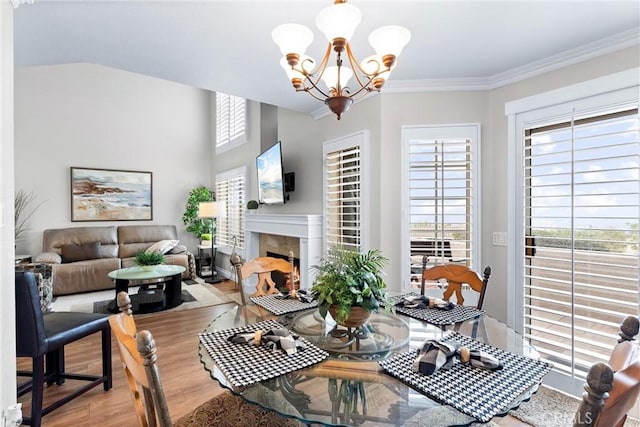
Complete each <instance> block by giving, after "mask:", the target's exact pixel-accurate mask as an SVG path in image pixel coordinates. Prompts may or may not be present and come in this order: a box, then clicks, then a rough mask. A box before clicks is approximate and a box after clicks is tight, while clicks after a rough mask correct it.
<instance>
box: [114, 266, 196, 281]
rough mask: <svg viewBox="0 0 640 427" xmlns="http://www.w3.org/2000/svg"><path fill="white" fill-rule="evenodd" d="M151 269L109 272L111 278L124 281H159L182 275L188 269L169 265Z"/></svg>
mask: <svg viewBox="0 0 640 427" xmlns="http://www.w3.org/2000/svg"><path fill="white" fill-rule="evenodd" d="M150 267H152V268H150V269H143V268H142V267H129V268H121V269H119V270H113V271H111V272H109V277H110V278H112V279H122V280H146V279H158V278H160V277H168V276H174V275H176V274H182V273H183V272H184V271H185V270H186V268H184V267H183V266H181V265H169V264H159V265H154V266H150Z"/></svg>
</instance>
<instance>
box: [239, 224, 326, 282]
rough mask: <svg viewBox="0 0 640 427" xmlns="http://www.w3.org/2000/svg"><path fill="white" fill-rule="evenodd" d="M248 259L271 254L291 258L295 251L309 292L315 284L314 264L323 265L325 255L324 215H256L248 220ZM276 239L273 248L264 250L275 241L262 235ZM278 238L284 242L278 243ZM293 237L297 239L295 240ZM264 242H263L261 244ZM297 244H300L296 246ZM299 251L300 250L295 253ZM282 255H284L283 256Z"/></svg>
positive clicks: (300, 271) (246, 226) (300, 272)
mask: <svg viewBox="0 0 640 427" xmlns="http://www.w3.org/2000/svg"><path fill="white" fill-rule="evenodd" d="M245 232H246V238H247V240H246V252H245V256H246V258H247V259H253V258H256V257H259V256H266V252H267V250H269V251H270V252H274V253H278V254H281V255H284V256H285V258H286V257H288V252H289V251H293V252H294V257H295V258H298V260H299V274H300V288H301V289H309V288H311V285H312V284H313V278H314V276H315V275H314V272H313V271H312V269H311V266H312V265H316V264H318V263H319V262H320V258H321V256H322V216H321V215H297V214H282V215H277V214H254V215H247V216H246V217H245ZM263 234H264V235H269V236H270V237H275V239H276V243H273V244H272V246H275V247H273V248H261V245H262V246H264V241H265V240H267V241H270V240H274V239H273V238H272V239H265V238H264V237H262V238H261V235H263ZM278 236H279V237H280V238H281V239H282V240H281V241H279V242H278V241H277V238H278ZM291 238H294V239H293V240H292V239H291ZM261 241H262V242H263V243H261ZM296 243H297V245H296ZM296 249H297V251H296ZM283 252H285V253H284V254H283Z"/></svg>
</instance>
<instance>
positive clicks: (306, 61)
mask: <svg viewBox="0 0 640 427" xmlns="http://www.w3.org/2000/svg"><path fill="white" fill-rule="evenodd" d="M313 65H314V61H313V58H312V57H310V56H309V55H301V56H300V61H299V62H298V66H297V67H298V68H301V69H303V70H304V71H307V72H308V73H311V72H312V71H313ZM280 66H281V67H282V68H283V69H284V71H285V72H286V73H287V77H289V80H291V79H293V78H296V77H297V78H300V79H304V78H305V75H304V74H302V73H301V72H300V71H297V70H294V69H293V68H291V66H290V65H289V63H288V62H287V58H286V57H284V56H283V57H282V58H280Z"/></svg>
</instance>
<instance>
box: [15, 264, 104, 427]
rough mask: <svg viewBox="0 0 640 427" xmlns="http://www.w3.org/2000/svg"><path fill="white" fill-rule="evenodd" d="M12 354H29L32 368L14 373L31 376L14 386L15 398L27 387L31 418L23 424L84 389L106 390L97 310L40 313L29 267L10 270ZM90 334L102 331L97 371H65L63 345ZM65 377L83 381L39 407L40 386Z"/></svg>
mask: <svg viewBox="0 0 640 427" xmlns="http://www.w3.org/2000/svg"><path fill="white" fill-rule="evenodd" d="M15 288H16V292H15V299H16V356H17V357H30V358H31V359H32V371H18V372H17V375H18V376H28V377H31V380H30V381H26V382H24V383H22V384H19V385H18V388H17V394H18V397H20V396H22V395H24V394H26V393H27V392H29V391H31V416H30V417H24V418H23V423H24V424H27V425H31V426H40V424H41V421H42V417H43V416H45V415H47V414H48V413H49V412H51V411H53V410H55V409H57V408H59V407H60V406H62V405H64V404H65V403H67V402H69V401H70V400H72V399H75V398H76V397H78V396H80V395H81V394H83V393H85V392H86V391H88V390H90V389H92V388H94V387H96V386H97V385H99V384H103V387H104V390H105V391H106V390H109V389H111V328H110V326H109V318H108V316H106V315H103V314H91V313H74V312H48V313H43V312H42V309H41V307H40V297H39V295H38V288H37V286H36V281H35V278H34V275H33V273H32V272H30V271H21V272H16V273H15ZM96 332H101V333H102V375H99V376H98V375H83V374H74V373H68V372H65V362H64V346H65V345H67V344H69V343H71V342H74V341H77V340H79V339H81V338H84V337H86V336H88V335H91V334H94V333H96ZM66 379H71V380H80V381H88V383H87V384H85V385H84V386H82V387H80V388H76V389H74V390H73V391H71V392H70V393H68V394H66V395H65V396H63V397H62V398H60V399H58V400H57V401H55V402H53V403H51V404H50V405H48V406H47V407H46V408H42V403H43V396H44V384H45V383H47V384H48V385H52V384H53V383H55V384H57V385H58V386H60V385H62V384H63V383H64V382H65V380H66Z"/></svg>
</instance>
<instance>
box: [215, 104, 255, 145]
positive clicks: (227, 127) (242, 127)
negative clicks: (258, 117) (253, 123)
mask: <svg viewBox="0 0 640 427" xmlns="http://www.w3.org/2000/svg"><path fill="white" fill-rule="evenodd" d="M247 139H248V127H247V100H246V99H244V98H240V97H237V96H233V95H228V94H226V93H221V92H217V93H216V152H224V151H226V150H229V149H231V148H233V147H236V146H238V145H240V144H243V143H245V142H246V141H247Z"/></svg>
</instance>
